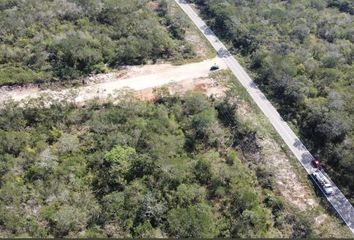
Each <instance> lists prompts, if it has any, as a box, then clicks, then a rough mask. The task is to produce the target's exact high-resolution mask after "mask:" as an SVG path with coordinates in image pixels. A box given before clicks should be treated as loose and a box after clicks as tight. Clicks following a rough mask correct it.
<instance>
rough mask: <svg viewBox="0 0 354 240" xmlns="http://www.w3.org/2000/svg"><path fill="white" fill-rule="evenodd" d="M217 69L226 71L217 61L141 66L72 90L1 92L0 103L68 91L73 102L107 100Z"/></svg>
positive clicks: (63, 95) (57, 95) (58, 96)
mask: <svg viewBox="0 0 354 240" xmlns="http://www.w3.org/2000/svg"><path fill="white" fill-rule="evenodd" d="M214 63H216V64H218V65H219V66H220V68H226V66H225V64H224V63H223V62H222V60H221V59H220V58H214V59H209V60H205V61H202V62H197V63H190V64H185V65H180V66H174V65H171V64H155V65H144V66H133V67H129V68H127V69H125V70H123V71H117V72H112V73H107V74H99V75H95V76H92V77H90V78H88V79H87V81H86V82H88V84H87V85H86V86H81V87H78V88H75V89H72V88H71V89H60V90H49V89H48V90H41V89H40V88H38V87H36V86H29V87H24V88H15V89H11V90H9V89H7V88H2V89H0V103H2V102H5V101H7V100H10V99H13V100H14V101H22V100H29V99H31V98H38V97H41V96H45V95H50V96H52V97H54V98H55V99H59V100H60V99H63V98H66V95H68V94H70V93H71V92H75V93H73V95H75V96H76V97H75V98H74V101H75V102H76V103H80V102H84V101H87V100H90V99H94V98H99V99H106V98H108V97H110V96H114V95H115V94H116V92H117V91H118V90H120V89H123V88H130V89H133V90H138V91H139V90H142V89H147V88H154V87H160V86H162V85H165V84H168V83H171V82H174V83H176V82H181V81H184V80H190V79H197V78H203V77H208V75H209V72H210V71H209V69H210V67H211V66H212V65H213V64H214Z"/></svg>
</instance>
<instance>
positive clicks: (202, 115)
mask: <svg viewBox="0 0 354 240" xmlns="http://www.w3.org/2000/svg"><path fill="white" fill-rule="evenodd" d="M158 96H159V97H158V98H157V99H156V100H155V101H154V102H145V101H140V100H137V99H136V98H135V97H134V96H133V95H132V94H131V93H129V92H128V93H125V94H122V95H121V96H120V97H119V98H118V101H119V104H118V105H113V104H111V103H107V104H104V105H99V104H96V103H95V102H92V103H89V104H87V105H86V106H85V107H76V106H74V105H72V104H70V103H65V102H53V104H52V105H51V106H50V107H48V108H45V107H44V105H45V102H47V101H42V100H35V101H32V102H31V103H27V104H25V105H22V106H20V105H19V104H17V103H9V104H7V105H6V106H4V108H3V109H1V110H0V164H1V165H0V173H1V175H0V176H1V177H0V216H1V217H0V236H2V237H14V236H17V237H78V236H81V237H309V236H313V230H312V229H311V224H309V221H308V219H306V218H304V217H302V216H301V215H299V214H298V213H292V211H290V210H289V208H287V209H286V208H285V206H286V205H285V203H284V202H283V201H282V200H281V199H280V198H279V197H277V196H275V195H274V194H273V192H272V189H273V180H272V176H271V175H270V174H269V173H267V171H266V170H265V169H264V168H262V166H260V165H258V166H257V167H255V168H248V167H246V165H245V163H243V162H244V161H246V162H247V161H249V159H246V158H245V156H246V155H247V154H245V153H247V152H250V151H251V152H252V153H254V152H257V151H259V150H260V149H259V148H257V146H256V145H255V140H254V138H255V135H256V133H255V132H253V131H251V130H249V129H248V128H247V127H246V126H245V125H243V124H241V123H240V122H239V120H238V117H237V114H236V113H235V109H236V107H237V106H236V105H235V104H233V102H234V101H233V100H232V99H233V98H234V97H233V96H232V95H231V94H229V95H228V97H227V98H225V99H220V100H215V99H212V98H211V99H209V98H207V97H206V96H205V95H203V94H201V93H193V92H188V93H186V94H185V95H184V96H180V97H179V96H174V95H169V94H166V93H165V92H164V91H161V92H159V93H158ZM53 101H54V100H53Z"/></svg>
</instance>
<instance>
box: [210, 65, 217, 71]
mask: <svg viewBox="0 0 354 240" xmlns="http://www.w3.org/2000/svg"><path fill="white" fill-rule="evenodd" d="M218 69H219V66H218V65H216V64H214V65H213V66H211V68H210V71H216V70H218Z"/></svg>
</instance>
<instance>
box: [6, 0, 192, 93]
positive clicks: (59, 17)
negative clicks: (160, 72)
mask: <svg viewBox="0 0 354 240" xmlns="http://www.w3.org/2000/svg"><path fill="white" fill-rule="evenodd" d="M153 4H155V5H156V4H157V2H152V1H141V0H130V1H125V0H54V1H48V0H2V1H0V86H1V85H14V84H25V83H39V82H48V81H65V80H71V79H76V78H79V77H80V76H83V75H87V74H90V73H100V72H105V71H106V70H107V68H110V67H112V68H114V67H119V66H121V65H130V64H142V63H145V62H146V61H147V60H152V61H156V60H157V59H179V58H188V57H191V56H192V55H193V53H192V51H191V47H190V45H189V44H188V43H186V42H185V41H183V30H182V29H181V28H179V26H180V24H181V21H180V19H179V18H173V17H171V16H170V15H168V12H167V11H166V10H164V9H163V8H162V9H161V10H160V9H159V8H154V7H152V5H153ZM157 5H158V4H157Z"/></svg>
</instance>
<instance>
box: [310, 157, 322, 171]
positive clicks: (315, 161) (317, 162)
mask: <svg viewBox="0 0 354 240" xmlns="http://www.w3.org/2000/svg"><path fill="white" fill-rule="evenodd" d="M311 163H312V166H313V167H314V168H318V169H321V164H320V160H318V159H316V158H315V159H313V160H312V162H311Z"/></svg>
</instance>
